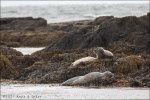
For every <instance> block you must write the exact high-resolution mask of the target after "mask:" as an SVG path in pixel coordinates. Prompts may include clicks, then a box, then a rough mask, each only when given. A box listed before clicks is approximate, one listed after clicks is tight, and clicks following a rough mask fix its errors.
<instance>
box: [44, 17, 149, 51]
mask: <svg viewBox="0 0 150 100" xmlns="http://www.w3.org/2000/svg"><path fill="white" fill-rule="evenodd" d="M147 21H148V16H146V15H145V16H141V17H135V16H128V17H122V18H115V17H113V16H107V17H105V16H104V17H99V18H96V19H95V20H94V21H93V22H90V25H89V26H86V27H84V28H81V29H79V30H77V31H73V32H72V33H70V34H67V35H65V36H64V37H62V38H60V39H59V40H57V41H55V42H53V43H51V44H50V45H49V46H48V47H46V48H45V50H44V51H46V52H51V51H52V50H54V49H60V50H68V49H83V48H91V47H97V46H99V47H108V46H109V45H111V43H112V42H116V41H122V42H123V43H125V42H128V43H130V44H132V45H135V49H136V51H135V52H136V53H141V52H144V51H145V49H139V48H140V47H143V48H145V47H146V44H147V42H148V40H149V33H148V30H147V27H148V25H147V24H146V22H147Z"/></svg>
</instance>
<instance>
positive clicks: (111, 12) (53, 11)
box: [1, 2, 149, 23]
mask: <svg viewBox="0 0 150 100" xmlns="http://www.w3.org/2000/svg"><path fill="white" fill-rule="evenodd" d="M148 11H149V4H148V3H136V2H135V3H121V4H111V3H110V4H109V3H105V4H103V3H102V4H101V3H99V4H89V3H88V4H86V3H84V4H65V5H52V4H51V5H22V6H6V7H1V18H4V17H29V16H30V17H34V18H38V17H42V18H45V19H46V20H47V21H48V23H55V22H66V21H75V20H91V19H94V18H96V17H98V16H115V17H123V16H133V15H134V16H142V15H146V14H147V12H148Z"/></svg>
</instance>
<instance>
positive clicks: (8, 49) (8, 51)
mask: <svg viewBox="0 0 150 100" xmlns="http://www.w3.org/2000/svg"><path fill="white" fill-rule="evenodd" d="M0 53H2V54H3V55H5V56H8V55H15V56H22V55H23V54H22V53H21V52H19V51H17V50H15V49H13V48H11V47H7V46H0Z"/></svg>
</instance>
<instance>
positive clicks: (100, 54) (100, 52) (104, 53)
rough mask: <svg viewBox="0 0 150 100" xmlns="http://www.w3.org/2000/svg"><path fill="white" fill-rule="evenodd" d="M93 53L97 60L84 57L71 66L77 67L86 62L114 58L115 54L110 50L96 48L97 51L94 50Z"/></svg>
mask: <svg viewBox="0 0 150 100" xmlns="http://www.w3.org/2000/svg"><path fill="white" fill-rule="evenodd" d="M93 53H94V54H95V55H96V58H95V57H90V56H88V57H84V58H81V59H78V60H76V61H75V62H73V63H72V65H71V66H76V65H78V64H80V63H81V62H86V61H95V60H97V59H104V58H109V59H111V58H113V53H112V52H110V51H108V50H104V48H102V47H96V48H95V49H93Z"/></svg>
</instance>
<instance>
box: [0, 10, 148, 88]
mask: <svg viewBox="0 0 150 100" xmlns="http://www.w3.org/2000/svg"><path fill="white" fill-rule="evenodd" d="M149 21H150V13H147V15H143V16H141V17H136V16H127V17H122V18H116V17H113V16H101V17H98V18H96V19H95V20H85V21H84V20H83V21H74V22H65V23H53V24H47V21H46V20H45V19H43V18H37V19H34V18H32V17H26V18H1V19H0V23H1V26H0V30H1V35H0V39H1V42H0V46H1V47H0V70H1V81H2V80H4V79H11V80H15V81H16V80H17V81H22V82H23V83H62V82H64V81H66V80H67V79H70V78H72V77H75V76H83V75H85V74H87V73H90V72H96V71H98V72H104V71H111V72H112V73H114V75H115V78H116V80H115V81H105V82H102V84H98V86H106V87H107V86H115V87H150V76H149V72H150V29H149ZM22 46H23V47H24V46H26V47H41V46H46V48H44V49H43V50H41V51H37V52H35V53H33V54H31V55H23V54H22V53H21V52H18V51H16V50H14V49H13V48H12V47H22ZM94 47H104V48H105V49H107V50H109V51H111V52H113V54H114V58H112V59H97V60H96V61H94V62H85V63H81V64H79V65H78V66H76V67H70V65H71V63H72V62H74V61H75V60H77V59H79V58H82V57H87V56H95V55H94V54H93V52H92V48H94Z"/></svg>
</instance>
